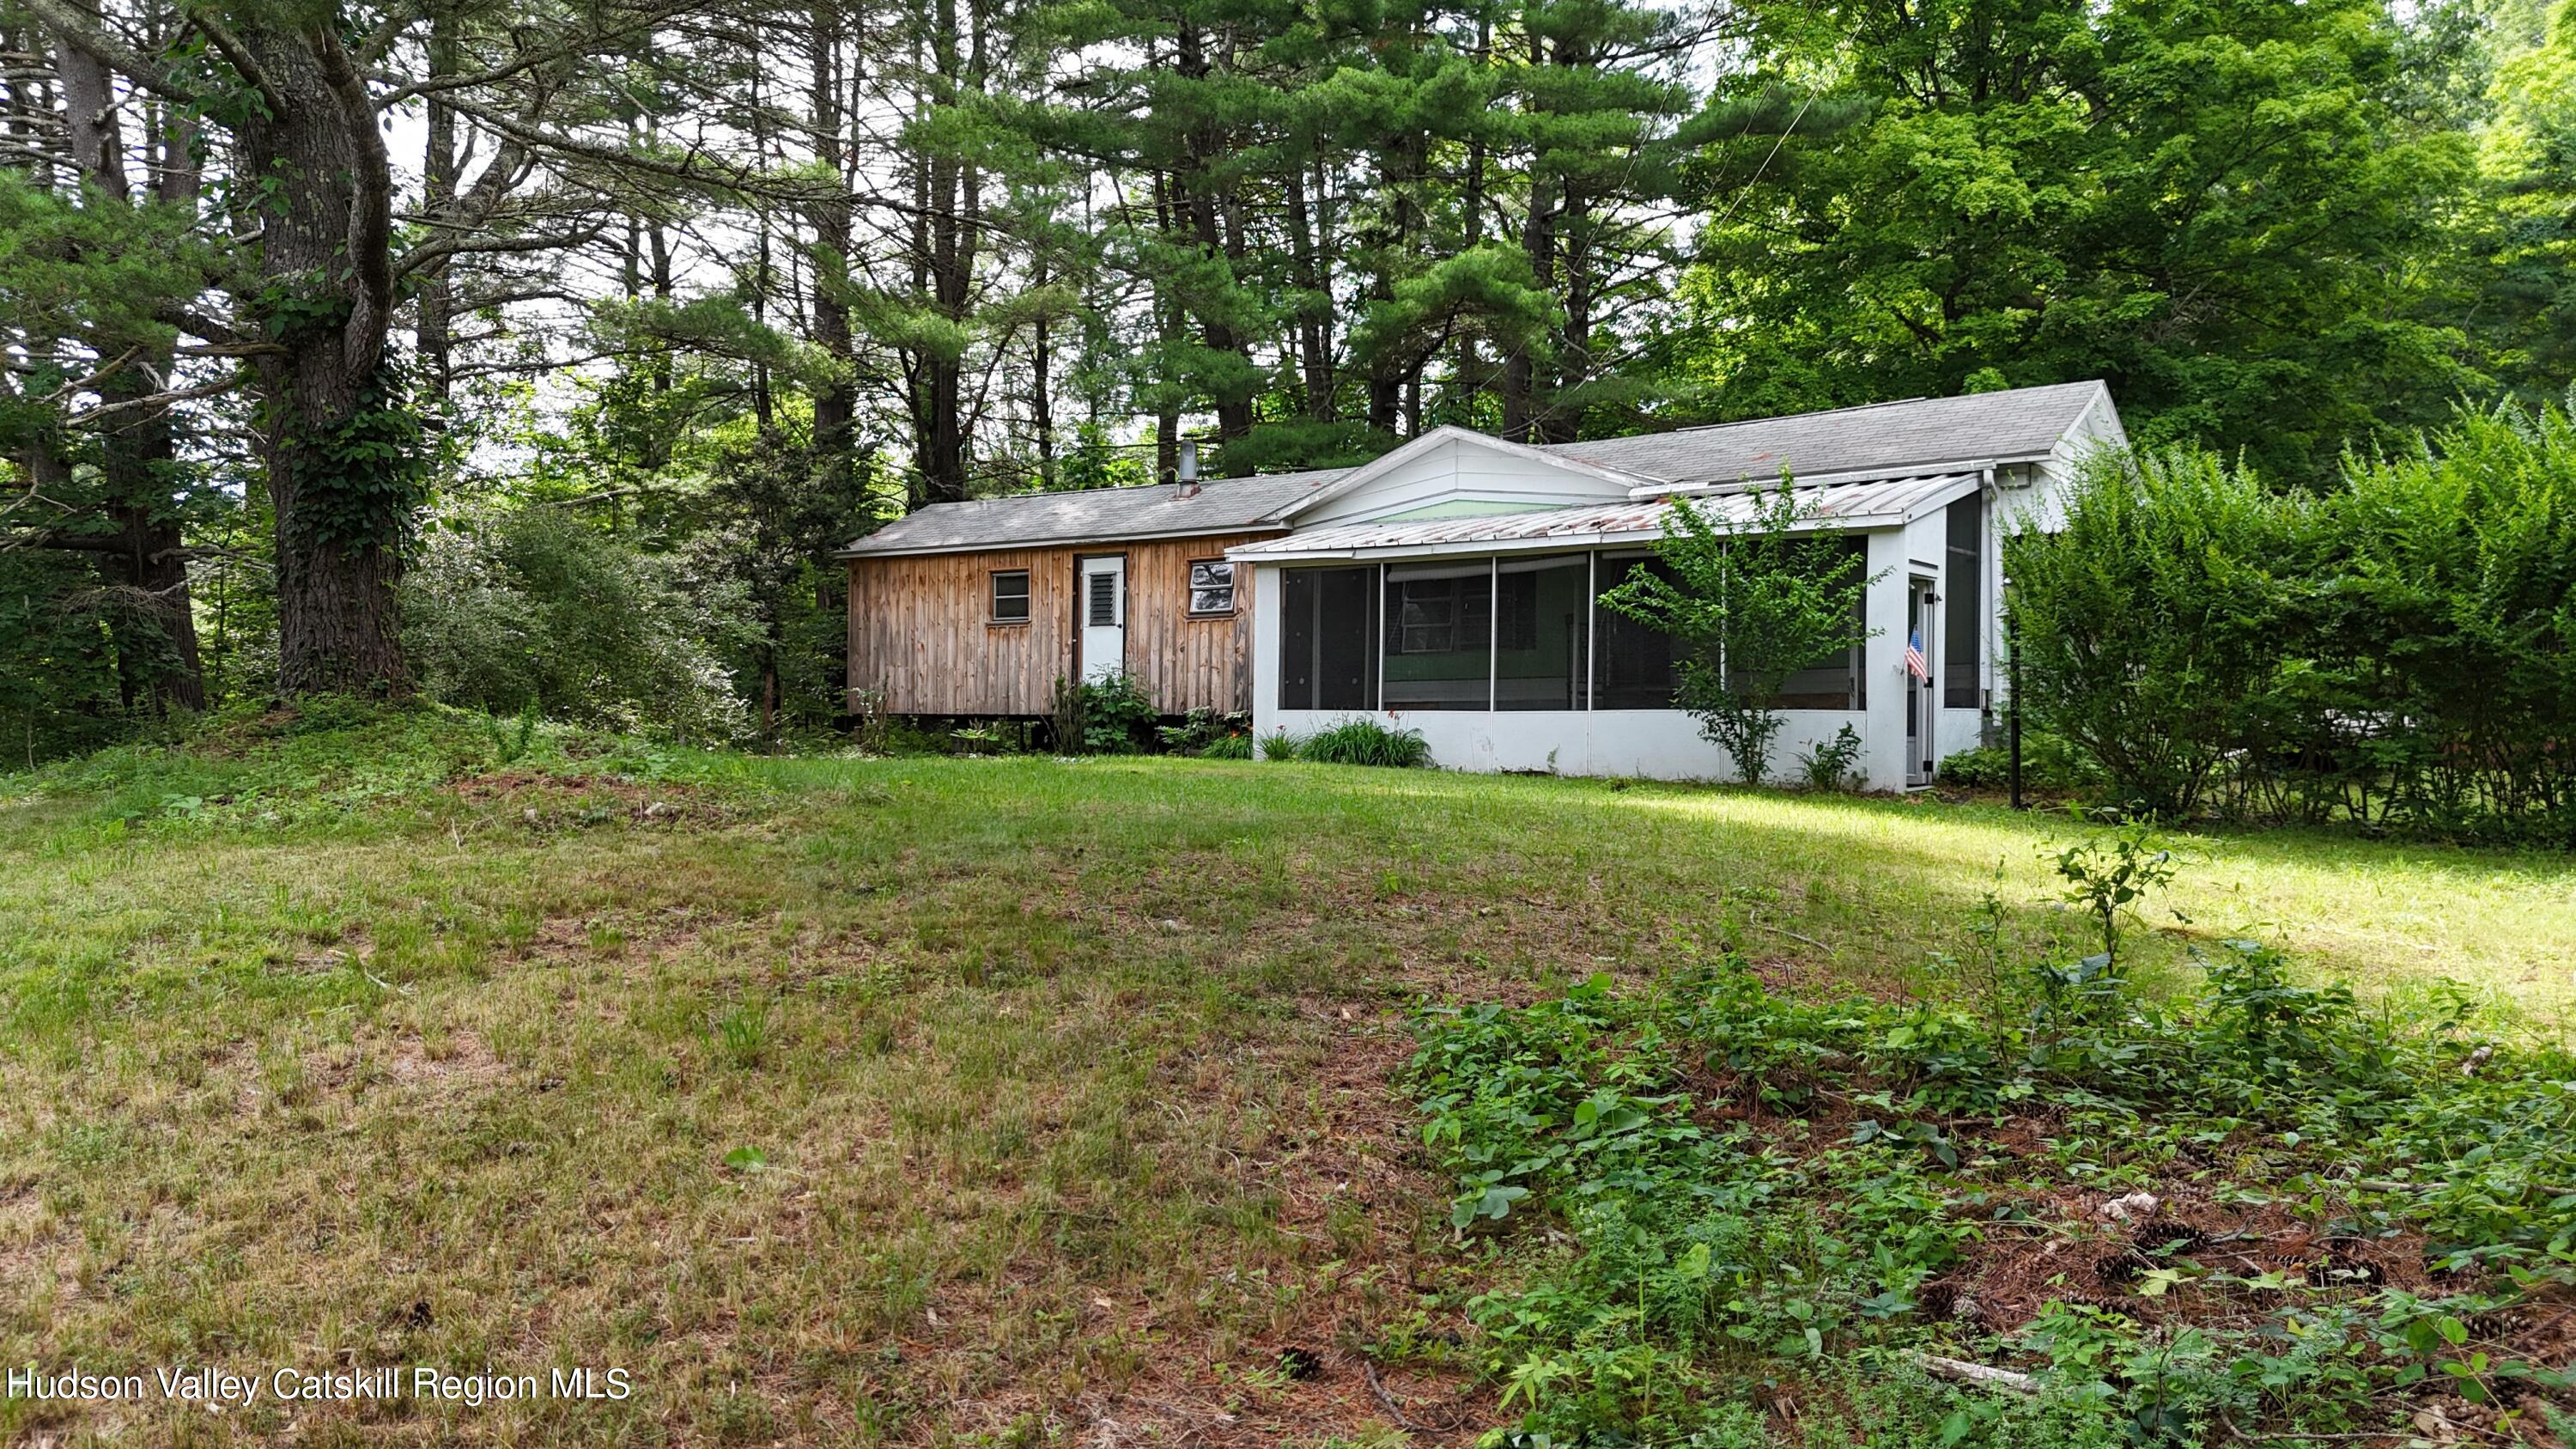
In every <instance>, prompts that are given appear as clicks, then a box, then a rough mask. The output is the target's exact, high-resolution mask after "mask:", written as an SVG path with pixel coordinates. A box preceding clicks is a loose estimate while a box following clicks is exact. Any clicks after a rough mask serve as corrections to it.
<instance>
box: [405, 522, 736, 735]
mask: <svg viewBox="0 0 2576 1449" xmlns="http://www.w3.org/2000/svg"><path fill="white" fill-rule="evenodd" d="M691 583H692V581H690V580H688V579H686V578H684V577H682V576H681V573H680V571H679V569H678V567H677V566H676V565H675V564H674V563H672V562H671V561H670V560H668V559H665V558H662V557H659V556H657V555H652V554H647V553H644V552H642V551H641V550H639V549H637V548H635V547H634V546H632V545H631V544H629V543H627V542H625V541H623V540H621V539H619V538H617V537H615V536H613V535H611V534H609V533H606V532H603V531H601V530H599V529H597V528H593V527H590V526H588V525H586V524H583V523H581V522H578V521H576V520H573V519H571V518H568V517H565V516H563V515H561V514H559V513H557V512H555V511H554V510H551V509H544V508H524V509H518V510H514V511H511V512H507V513H501V514H497V515H482V516H474V517H461V518H453V519H448V520H445V521H443V523H442V525H441V526H440V527H438V528H436V529H434V530H432V532H431V533H430V535H429V538H428V540H427V542H426V543H425V544H424V545H423V547H422V549H421V551H420V555H419V557H418V558H417V559H416V560H415V561H414V562H413V564H412V565H411V568H410V571H409V573H408V574H407V575H406V577H405V578H404V580H403V585H402V599H401V602H402V610H403V647H404V649H405V650H406V651H407V652H408V653H409V655H410V658H411V661H412V667H413V669H414V670H415V672H416V673H417V675H418V677H419V679H420V683H421V687H422V689H423V690H424V691H425V692H427V693H428V694H429V695H430V696H431V697H433V698H436V699H439V700H441V701H444V702H446V703H449V704H455V705H460V706H464V707H468V708H477V709H483V710H488V711H490V712H492V713H495V714H505V715H516V714H518V713H519V712H521V711H522V710H524V709H527V708H529V707H531V706H533V707H535V708H536V709H537V710H538V711H539V712H541V713H543V714H544V715H545V716H546V717H548V718H550V719H561V720H568V721H572V722H575V723H580V724H587V725H596V726H601V727H605V728H610V729H618V730H640V731H651V732H658V733H663V734H668V735H672V736H675V737H678V738H680V739H683V740H691V741H718V742H720V741H729V740H734V739H738V738H740V737H742V735H743V734H744V732H745V729H746V727H747V716H746V713H745V710H744V708H743V705H742V702H741V701H740V699H739V698H737V697H736V695H735V693H734V690H733V686H732V681H731V680H730V679H729V678H728V676H727V674H726V671H725V669H724V667H723V665H722V664H721V663H720V662H719V661H720V658H721V656H722V654H723V653H724V652H725V651H726V649H727V648H728V647H730V646H732V645H734V644H737V643H738V642H739V641H738V640H736V639H735V637H734V636H735V635H736V633H738V631H739V630H740V629H741V627H742V626H741V625H740V624H739V623H737V622H735V621H736V620H738V619H739V617H740V614H739V612H738V610H737V609H736V608H735V607H734V605H733V603H732V602H731V601H730V600H729V598H728V596H727V595H726V594H725V592H724V590H723V589H722V588H720V587H718V588H706V587H699V588H692V587H691Z"/></svg>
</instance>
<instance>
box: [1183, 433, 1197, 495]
mask: <svg viewBox="0 0 2576 1449" xmlns="http://www.w3.org/2000/svg"><path fill="white" fill-rule="evenodd" d="M1180 472H1181V496H1182V497H1183V498H1195V497H1197V496H1198V491H1199V440H1198V439H1196V438H1183V439H1181V467H1180Z"/></svg>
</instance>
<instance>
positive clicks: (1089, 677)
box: [1076, 554, 1127, 684]
mask: <svg viewBox="0 0 2576 1449" xmlns="http://www.w3.org/2000/svg"><path fill="white" fill-rule="evenodd" d="M1081 568H1082V577H1081V584H1082V592H1081V596H1080V599H1079V601H1078V603H1077V604H1076V607H1077V608H1079V609H1080V610H1081V611H1082V681H1083V683H1085V684H1090V683H1093V682H1095V681H1097V680H1102V679H1107V678H1109V677H1110V676H1112V675H1116V674H1123V673H1125V672H1126V669H1127V559H1126V556H1125V555H1123V554H1121V555H1113V556H1111V557H1107V558H1087V559H1084V560H1083V561H1082V565H1081Z"/></svg>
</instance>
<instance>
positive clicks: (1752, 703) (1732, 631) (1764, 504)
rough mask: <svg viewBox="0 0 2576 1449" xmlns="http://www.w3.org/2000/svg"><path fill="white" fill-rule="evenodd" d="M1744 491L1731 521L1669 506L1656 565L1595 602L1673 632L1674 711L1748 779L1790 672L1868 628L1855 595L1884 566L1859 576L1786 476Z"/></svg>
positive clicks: (1759, 771)
mask: <svg viewBox="0 0 2576 1449" xmlns="http://www.w3.org/2000/svg"><path fill="white" fill-rule="evenodd" d="M1746 496H1747V498H1748V499H1749V501H1750V503H1751V515H1750V516H1749V517H1747V518H1745V519H1743V520H1740V521H1739V520H1734V519H1728V518H1722V517H1718V516H1715V515H1713V514H1711V513H1709V512H1706V511H1703V510H1702V509H1701V508H1700V507H1699V506H1698V505H1696V504H1693V503H1690V502H1688V501H1681V502H1676V503H1675V504H1674V505H1673V507H1672V509H1671V511H1670V512H1668V513H1667V514H1665V516H1664V537H1663V539H1662V541H1661V542H1659V543H1658V544H1657V545H1656V551H1657V553H1658V554H1659V555H1661V562H1662V564H1663V565H1664V567H1663V569H1662V571H1660V572H1659V571H1656V570H1653V569H1649V568H1647V567H1645V566H1643V565H1640V566H1638V567H1637V568H1636V569H1635V570H1633V571H1632V572H1631V573H1630V574H1629V576H1628V578H1627V581H1626V582H1624V583H1621V584H1619V585H1617V586H1616V587H1614V588H1612V589H1610V590H1608V591H1607V592H1605V593H1603V594H1602V596H1601V603H1602V605H1603V606H1604V607H1606V608H1608V609H1610V610H1611V611H1613V612H1614V613H1619V614H1624V615H1626V616H1627V617H1629V618H1631V619H1635V620H1636V621H1638V622H1639V623H1641V624H1647V625H1651V626H1653V627H1654V628H1657V629H1661V630H1663V631H1664V632H1665V633H1667V634H1670V635H1672V636H1673V638H1674V641H1675V642H1676V643H1677V644H1678V645H1679V646H1680V649H1679V653H1680V655H1681V689H1680V696H1679V697H1680V703H1681V707H1682V708H1683V709H1684V710H1686V711H1688V712H1689V713H1690V714H1692V715H1693V716H1695V717H1697V718H1698V720H1699V722H1700V733H1701V734H1703V735H1705V736H1706V737H1707V738H1708V740H1709V741H1710V743H1712V744H1715V745H1718V746H1720V747H1722V748H1724V749H1725V751H1726V752H1727V754H1728V755H1729V756H1730V757H1732V758H1733V759H1734V761H1735V769H1736V773H1737V775H1738V776H1739V777H1741V778H1742V779H1743V781H1744V783H1745V784H1748V785H1758V784H1760V783H1762V779H1763V776H1764V775H1765V774H1766V773H1767V772H1768V770H1769V767H1770V762H1771V745H1772V742H1773V741H1774V740H1775V739H1777V738H1778V736H1779V733H1780V725H1781V720H1780V713H1779V711H1780V700H1781V698H1782V696H1783V695H1785V694H1786V693H1787V692H1788V685H1789V679H1790V676H1792V675H1794V674H1796V673H1798V672H1799V671H1800V670H1802V669H1807V668H1811V667H1813V666H1814V665H1816V664H1818V663H1819V662H1821V661H1827V660H1831V659H1833V658H1835V657H1836V656H1837V655H1839V654H1841V653H1843V652H1845V651H1847V650H1849V649H1850V648H1851V647H1852V646H1853V645H1855V644H1858V643H1860V642H1861V641H1862V640H1864V639H1867V638H1869V637H1870V636H1871V635H1872V634H1874V633H1876V632H1877V631H1876V630H1874V629H1870V628H1868V627H1866V626H1865V625H1864V624H1863V623H1862V621H1861V600H1862V598H1863V596H1864V595H1866V594H1867V592H1868V590H1869V586H1870V584H1871V583H1873V582H1875V581H1876V579H1878V578H1883V577H1885V574H1884V572H1883V571H1882V572H1881V573H1880V574H1877V575H1869V574H1866V572H1865V571H1866V569H1867V565H1866V564H1864V563H1863V562H1862V561H1861V555H1860V554H1858V553H1857V552H1855V551H1853V549H1852V548H1850V547H1849V546H1848V545H1847V544H1846V541H1845V540H1844V538H1843V537H1842V536H1841V535H1839V534H1836V533H1832V532H1829V531H1825V530H1822V529H1819V528H1818V527H1817V526H1816V517H1815V511H1816V507H1817V505H1816V504H1814V503H1812V502H1810V503H1801V502H1800V501H1799V500H1798V495H1797V493H1796V492H1795V491H1794V490H1793V489H1792V488H1791V487H1790V486H1789V479H1788V478H1787V476H1786V475H1783V476H1782V478H1781V480H1780V484H1779V486H1778V487H1776V488H1768V489H1766V488H1759V487H1757V488H1755V489H1753V490H1752V491H1751V492H1750V493H1749V494H1747V495H1746ZM1854 743H1855V745H1857V740H1856V739H1855V741H1854ZM1827 748H1832V746H1828V747H1827ZM1855 753H1857V751H1855Z"/></svg>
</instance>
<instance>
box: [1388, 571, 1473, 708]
mask: <svg viewBox="0 0 2576 1449" xmlns="http://www.w3.org/2000/svg"><path fill="white" fill-rule="evenodd" d="M1493 674H1494V564H1493V560H1491V559H1481V558H1480V559H1478V560H1476V561H1475V562H1474V563H1471V564H1445V563H1440V564H1389V565H1387V570H1386V683H1385V690H1384V693H1385V698H1386V707H1387V708H1388V709H1489V708H1491V707H1492V695H1491V690H1492V687H1493Z"/></svg>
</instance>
